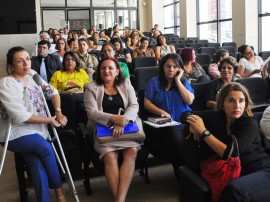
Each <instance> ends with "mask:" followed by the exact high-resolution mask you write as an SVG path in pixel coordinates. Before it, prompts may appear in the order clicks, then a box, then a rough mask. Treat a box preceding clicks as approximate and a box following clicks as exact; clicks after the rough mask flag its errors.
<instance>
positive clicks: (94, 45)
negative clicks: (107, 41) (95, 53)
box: [87, 37, 102, 52]
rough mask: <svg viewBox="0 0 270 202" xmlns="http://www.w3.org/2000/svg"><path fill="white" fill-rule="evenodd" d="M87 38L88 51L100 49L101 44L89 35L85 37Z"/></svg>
mask: <svg viewBox="0 0 270 202" xmlns="http://www.w3.org/2000/svg"><path fill="white" fill-rule="evenodd" d="M87 40H88V44H89V47H88V51H89V52H90V51H91V50H101V48H102V46H100V45H98V44H97V41H96V40H95V39H94V37H89V38H87Z"/></svg>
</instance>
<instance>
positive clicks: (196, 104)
mask: <svg viewBox="0 0 270 202" xmlns="http://www.w3.org/2000/svg"><path fill="white" fill-rule="evenodd" d="M208 85H209V83H191V87H192V88H193V90H194V100H193V103H192V105H191V106H190V107H191V109H192V111H203V110H207V107H206V99H205V98H206V97H205V95H206V91H207V89H208Z"/></svg>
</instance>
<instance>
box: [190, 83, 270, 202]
mask: <svg viewBox="0 0 270 202" xmlns="http://www.w3.org/2000/svg"><path fill="white" fill-rule="evenodd" d="M212 116H214V117H213V118H215V119H218V125H217V126H216V127H215V128H216V129H215V130H216V133H215V134H212V133H211V131H210V132H209V131H208V130H207V128H206V127H205V125H204V122H203V120H202V119H201V118H200V117H199V116H197V115H190V116H188V117H187V122H188V123H189V124H190V132H191V133H192V134H193V135H194V138H195V139H197V140H199V141H203V142H202V143H201V144H207V145H208V146H209V147H208V148H209V149H211V150H212V152H214V153H216V154H217V155H218V156H220V157H221V158H223V159H226V158H227V156H228V153H229V150H230V148H231V144H232V139H231V137H230V135H231V134H234V136H235V137H236V139H237V142H238V146H239V151H240V160H241V166H242V171H241V176H240V177H239V178H236V179H234V180H232V181H231V182H229V184H228V185H227V186H226V187H225V189H224V190H223V193H222V196H221V199H220V201H221V202H228V201H260V202H261V201H265V202H266V201H269V198H270V192H269V191H266V187H270V157H269V155H268V154H267V153H266V152H265V150H264V148H263V147H262V143H261V137H260V132H259V128H258V124H257V122H256V121H255V120H254V119H253V118H252V112H251V99H250V96H249V94H248V91H247V89H245V87H243V86H242V85H241V84H239V83H234V82H232V83H228V84H225V85H224V86H223V87H222V89H221V91H220V93H219V96H218V100H217V113H213V114H212ZM211 118H212V117H211ZM213 130H214V129H213ZM202 146H203V145H202Z"/></svg>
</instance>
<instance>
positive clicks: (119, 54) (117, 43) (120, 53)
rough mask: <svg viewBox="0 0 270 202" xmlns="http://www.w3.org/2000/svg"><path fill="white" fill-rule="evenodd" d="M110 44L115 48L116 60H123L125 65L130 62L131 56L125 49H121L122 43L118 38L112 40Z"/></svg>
mask: <svg viewBox="0 0 270 202" xmlns="http://www.w3.org/2000/svg"><path fill="white" fill-rule="evenodd" d="M111 43H112V44H113V45H114V46H115V48H116V51H117V52H116V55H117V58H125V59H126V62H127V63H131V62H132V58H131V54H130V52H129V51H128V50H127V49H126V48H124V47H123V43H122V41H121V39H120V38H113V39H112V40H111Z"/></svg>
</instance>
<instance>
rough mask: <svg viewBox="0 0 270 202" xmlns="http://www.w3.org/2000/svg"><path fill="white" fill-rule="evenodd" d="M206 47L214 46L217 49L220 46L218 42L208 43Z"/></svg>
mask: <svg viewBox="0 0 270 202" xmlns="http://www.w3.org/2000/svg"><path fill="white" fill-rule="evenodd" d="M207 47H214V48H216V50H217V49H219V48H220V43H208V44H207Z"/></svg>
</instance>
